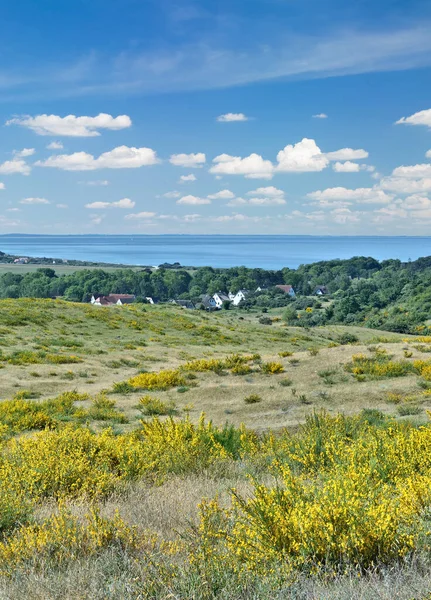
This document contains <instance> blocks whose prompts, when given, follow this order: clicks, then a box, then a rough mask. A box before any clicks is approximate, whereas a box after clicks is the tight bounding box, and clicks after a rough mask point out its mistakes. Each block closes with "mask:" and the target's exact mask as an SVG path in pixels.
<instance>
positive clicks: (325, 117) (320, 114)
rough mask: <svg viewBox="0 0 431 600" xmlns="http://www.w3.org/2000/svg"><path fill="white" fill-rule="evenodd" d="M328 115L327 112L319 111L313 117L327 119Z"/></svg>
mask: <svg viewBox="0 0 431 600" xmlns="http://www.w3.org/2000/svg"><path fill="white" fill-rule="evenodd" d="M327 118H328V115H326V114H325V113H319V114H317V115H313V119H327Z"/></svg>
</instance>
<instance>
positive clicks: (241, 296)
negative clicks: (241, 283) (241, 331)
mask: <svg viewBox="0 0 431 600" xmlns="http://www.w3.org/2000/svg"><path fill="white" fill-rule="evenodd" d="M249 294H250V292H249V291H248V290H239V291H238V292H237V293H236V294H235V296H234V298H233V300H232V304H233V305H234V306H238V305H239V304H241V302H244V300H246V298H247V296H248V295H249Z"/></svg>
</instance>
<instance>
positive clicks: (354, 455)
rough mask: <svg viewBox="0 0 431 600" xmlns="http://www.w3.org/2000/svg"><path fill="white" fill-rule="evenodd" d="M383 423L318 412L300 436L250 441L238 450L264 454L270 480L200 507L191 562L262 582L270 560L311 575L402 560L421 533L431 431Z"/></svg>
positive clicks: (430, 478)
mask: <svg viewBox="0 0 431 600" xmlns="http://www.w3.org/2000/svg"><path fill="white" fill-rule="evenodd" d="M388 425H389V426H387V427H383V428H381V427H376V426H372V425H370V424H369V423H367V421H366V419H363V418H361V417H354V418H345V417H336V418H331V417H329V416H327V415H325V414H323V413H322V414H320V415H314V417H310V418H309V419H308V421H307V423H306V424H305V425H304V426H303V427H302V428H300V430H299V432H298V434H294V435H289V434H288V433H284V434H283V435H282V436H281V437H277V438H275V437H274V436H268V437H266V438H259V437H257V436H255V437H254V438H253V437H251V436H248V438H247V440H246V441H245V443H244V446H243V447H244V449H245V448H246V451H247V453H250V454H251V456H256V457H257V460H260V461H262V459H263V458H262V457H263V456H265V455H266V460H267V462H268V461H269V462H270V463H271V462H272V464H273V470H274V473H275V474H276V479H275V480H274V483H273V484H272V485H271V484H265V485H264V484H260V483H258V482H254V490H253V493H252V495H251V496H250V495H249V496H248V497H247V498H243V497H242V496H241V495H239V494H238V493H236V492H235V491H234V492H233V493H232V505H231V507H230V508H224V507H222V506H221V505H219V503H218V501H217V499H215V500H211V501H206V502H203V503H202V505H201V520H200V527H199V544H198V548H199V550H198V552H197V553H196V554H195V559H193V560H198V561H200V560H202V561H208V560H210V561H212V562H213V563H217V564H220V565H221V564H224V565H225V568H228V565H229V567H230V568H232V569H233V570H235V571H236V572H238V571H241V570H242V569H245V570H247V569H248V570H250V569H251V570H253V571H255V572H260V573H261V574H262V575H265V574H268V572H269V571H270V570H271V568H272V567H271V565H272V564H274V563H277V564H278V565H284V567H283V568H284V569H285V570H286V571H290V570H293V569H295V568H302V569H306V570H307V571H315V570H316V568H318V567H319V565H320V566H322V567H323V566H325V565H328V563H330V564H331V563H332V564H334V565H337V566H340V565H342V564H354V565H357V566H359V567H360V568H367V567H372V566H375V565H377V564H382V563H388V562H390V561H392V560H396V559H399V558H400V557H404V556H406V555H407V554H408V553H409V552H410V551H412V550H413V549H415V548H417V547H418V544H419V543H423V542H421V540H423V539H424V537H425V534H427V533H428V526H427V524H426V521H425V520H423V519H422V516H426V511H427V510H428V509H429V506H430V504H431V456H430V453H429V447H430V444H431V428H430V427H429V426H427V427H421V428H419V429H415V428H414V427H412V426H408V425H399V426H397V425H395V424H391V423H388ZM271 459H272V460H271Z"/></svg>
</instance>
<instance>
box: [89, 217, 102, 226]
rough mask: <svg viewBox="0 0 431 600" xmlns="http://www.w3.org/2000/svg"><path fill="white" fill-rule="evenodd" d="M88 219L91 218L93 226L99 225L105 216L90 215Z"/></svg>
mask: <svg viewBox="0 0 431 600" xmlns="http://www.w3.org/2000/svg"><path fill="white" fill-rule="evenodd" d="M90 217H91V222H92V223H93V225H100V223H101V222H102V221H103V219H104V218H105V215H90Z"/></svg>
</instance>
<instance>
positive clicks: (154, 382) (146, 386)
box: [128, 370, 187, 390]
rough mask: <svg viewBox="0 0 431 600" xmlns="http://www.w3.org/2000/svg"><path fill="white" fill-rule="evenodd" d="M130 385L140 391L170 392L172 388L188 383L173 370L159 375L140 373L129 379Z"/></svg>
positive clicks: (178, 372)
mask: <svg viewBox="0 0 431 600" xmlns="http://www.w3.org/2000/svg"><path fill="white" fill-rule="evenodd" d="M128 383H129V385H131V386H132V387H133V388H135V389H139V390H168V389H169V388H172V387H178V386H180V385H186V384H187V381H186V380H185V378H184V377H183V375H182V374H181V373H180V371H177V370H171V371H160V372H159V373H140V374H139V375H136V376H135V377H132V378H131V379H129V380H128Z"/></svg>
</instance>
